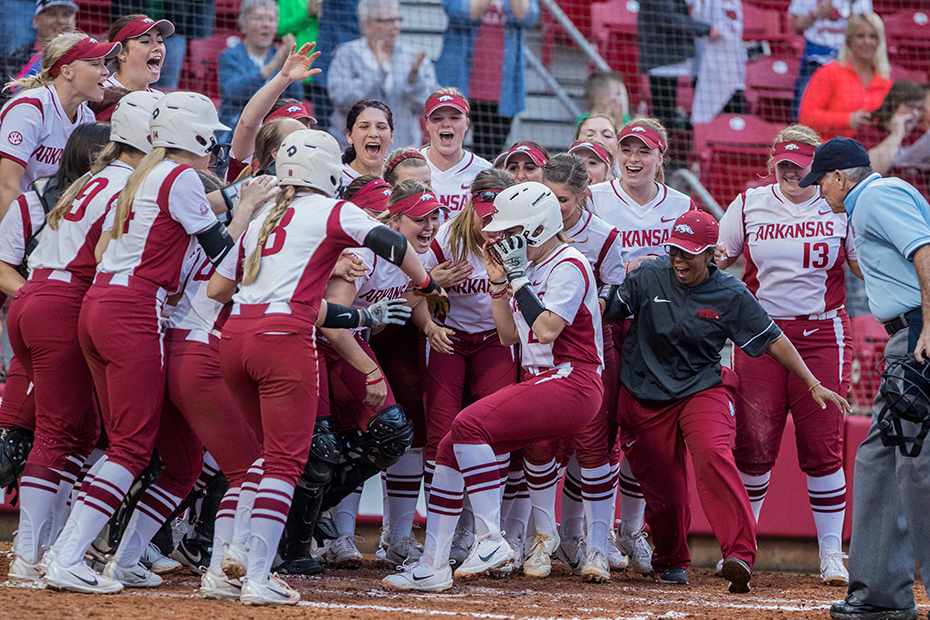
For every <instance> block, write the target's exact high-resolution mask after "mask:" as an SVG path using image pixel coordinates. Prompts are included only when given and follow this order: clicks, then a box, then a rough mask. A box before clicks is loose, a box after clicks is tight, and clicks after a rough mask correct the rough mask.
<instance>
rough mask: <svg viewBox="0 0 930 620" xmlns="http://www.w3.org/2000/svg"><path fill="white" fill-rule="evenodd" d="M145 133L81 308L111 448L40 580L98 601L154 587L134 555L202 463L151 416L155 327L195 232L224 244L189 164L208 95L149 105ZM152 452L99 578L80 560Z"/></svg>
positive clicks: (210, 243)
mask: <svg viewBox="0 0 930 620" xmlns="http://www.w3.org/2000/svg"><path fill="white" fill-rule="evenodd" d="M149 129H150V131H151V139H152V146H153V150H152V152H151V153H149V154H148V155H146V156H145V158H144V159H143V160H142V161H141V162H140V163H139V165H138V166H137V168H136V170H135V171H134V172H133V173H132V175H131V176H130V178H129V180H128V181H127V183H126V186H125V188H124V189H123V191H122V192H121V193H120V195H119V199H118V200H117V203H116V205H115V206H113V208H111V210H110V213H109V214H108V217H107V221H106V222H105V223H104V226H103V228H104V230H110V235H109V237H108V236H107V235H103V236H102V237H101V245H103V244H104V243H108V245H106V249H105V251H104V252H103V258H102V261H101V263H100V266H99V268H98V274H97V276H96V278H95V279H94V284H93V286H91V287H90V289H89V290H88V291H87V294H86V296H85V299H84V304H83V307H82V309H81V315H80V320H79V324H78V333H79V337H80V341H81V348H82V349H83V350H84V356H85V358H86V359H87V362H88V365H89V366H90V370H91V373H92V374H93V377H94V384H95V387H96V389H97V394H98V397H99V401H100V404H101V409H102V414H103V422H104V425H105V428H106V431H107V436H108V438H109V442H110V443H109V446H108V448H107V450H106V454H105V456H104V457H103V458H102V459H101V461H103V462H102V463H98V467H99V469H98V470H97V471H96V473H95V477H94V480H93V483H92V484H91V485H89V487H88V489H87V494H86V497H85V499H84V502H83V505H82V507H81V508H80V509H79V510H77V511H76V512H75V513H74V514H72V515H71V517H70V518H69V523H71V522H73V530H72V531H70V532H69V535H68V536H67V537H65V538H64V540H59V543H60V545H59V546H58V547H57V548H56V553H55V555H54V557H53V558H52V560H51V561H50V562H49V563H48V569H47V572H46V581H47V582H48V584H49V585H50V586H51V587H53V588H59V589H66V590H75V591H78V592H88V593H101V594H103V593H112V592H118V591H120V590H121V589H122V586H123V585H124V584H125V585H132V586H143V587H148V586H153V585H158V583H160V581H161V580H160V579H159V578H158V577H157V576H155V575H154V574H152V573H151V572H149V571H147V570H145V569H144V568H143V567H141V566H139V565H138V559H139V557H141V554H142V552H143V551H144V550H145V547H146V545H147V544H148V541H149V540H150V539H151V537H152V536H153V535H154V534H155V532H157V531H158V529H159V528H160V527H161V525H162V524H163V523H164V521H165V520H166V519H167V518H168V516H169V515H170V514H171V512H172V511H173V510H174V509H175V507H176V506H177V505H178V504H180V502H181V500H182V499H183V498H184V496H186V495H187V493H188V492H189V491H190V489H191V487H192V486H193V484H194V482H195V481H196V480H197V477H198V475H199V474H200V471H201V469H202V467H203V447H202V445H201V444H200V442H199V440H197V438H196V437H195V436H194V434H193V433H192V432H191V431H190V428H189V427H188V426H187V423H186V422H185V421H184V420H183V418H181V417H180V416H170V415H162V413H163V412H162V404H163V398H164V391H165V369H164V358H163V345H162V335H161V331H160V329H159V319H160V315H161V311H162V307H163V305H164V301H165V297H166V296H167V291H169V290H170V291H173V290H176V289H177V288H178V285H179V280H180V273H181V267H182V265H183V262H184V259H185V255H186V252H187V250H188V248H189V247H190V246H191V244H192V243H193V242H194V240H195V235H196V240H197V241H198V242H199V243H200V244H201V245H203V246H204V249H205V251H206V253H207V255H208V256H210V257H211V259H212V260H214V261H218V260H220V259H221V258H222V257H223V256H224V255H225V254H226V252H227V251H228V250H229V248H230V247H232V240H231V239H230V238H229V235H228V233H226V228H225V227H224V226H223V225H222V224H220V223H219V221H217V219H216V217H215V216H214V214H213V213H212V212H211V211H210V208H209V206H208V202H207V197H206V194H205V193H204V190H203V185H202V183H201V181H200V179H199V178H198V177H197V174H196V172H194V170H193V169H192V167H191V166H200V167H203V166H205V165H206V164H207V160H208V158H209V153H210V150H211V148H212V147H213V146H214V145H215V143H216V140H215V138H214V136H213V132H214V131H216V130H218V129H225V127H224V126H223V125H221V124H220V122H219V121H218V120H217V115H216V109H215V108H214V106H213V103H212V102H211V101H210V99H209V98H207V97H206V96H204V95H200V94H195V93H185V92H176V93H171V94H169V95H165V96H164V97H162V98H161V100H160V101H159V102H158V104H157V105H156V106H155V110H154V112H153V113H152V118H151V122H150V128H149ZM166 412H170V410H166ZM155 445H157V447H158V451H159V454H160V455H161V457H162V459H163V463H164V471H163V473H162V475H161V477H160V478H159V479H158V481H157V482H155V483H154V484H153V485H152V486H151V487H149V489H148V490H147V491H146V492H145V494H144V495H143V496H142V498H141V499H140V500H139V504H138V506H137V509H136V510H135V511H134V513H133V516H132V520H131V521H130V525H129V529H130V530H133V534H132V535H131V536H130V535H126V536H124V537H123V540H122V542H121V543H120V548H119V549H118V551H117V554H116V556H115V557H114V558H113V559H112V560H111V561H110V562H109V563H108V564H107V566H106V568H105V569H104V575H102V576H101V575H97V574H96V573H94V571H93V570H92V569H91V568H90V567H88V566H87V565H86V564H84V563H83V561H82V558H83V556H84V552H85V551H86V550H87V547H88V546H89V545H90V543H91V542H92V541H93V539H94V538H95V537H96V536H97V533H98V532H99V531H100V529H101V528H102V527H103V525H104V524H105V523H106V522H107V520H108V519H109V518H110V516H111V515H112V514H113V512H114V511H115V510H116V508H117V507H118V506H119V504H120V501H121V500H122V497H123V495H124V494H125V493H126V491H127V490H128V489H129V486H130V485H131V484H132V481H133V480H134V479H135V477H136V476H137V475H138V474H139V472H141V471H142V469H143V468H144V467H145V466H146V465H147V464H148V462H149V457H150V456H151V452H152V448H153V446H155ZM127 534H128V532H127ZM60 538H61V537H60ZM126 567H132V568H126Z"/></svg>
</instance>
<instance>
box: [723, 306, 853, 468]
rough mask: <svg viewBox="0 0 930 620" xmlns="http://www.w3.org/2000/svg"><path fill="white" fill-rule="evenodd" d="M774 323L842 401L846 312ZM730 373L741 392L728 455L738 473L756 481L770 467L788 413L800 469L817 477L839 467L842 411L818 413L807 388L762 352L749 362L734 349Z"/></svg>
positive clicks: (832, 408)
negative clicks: (733, 445) (732, 447)
mask: <svg viewBox="0 0 930 620" xmlns="http://www.w3.org/2000/svg"><path fill="white" fill-rule="evenodd" d="M777 323H778V326H779V327H781V329H782V331H784V332H785V335H786V336H787V337H788V338H789V339H790V340H791V342H792V343H793V344H794V346H795V348H796V349H797V350H798V353H800V354H801V357H802V358H804V362H805V363H806V364H807V367H808V368H810V369H811V372H812V373H814V376H815V377H817V379H818V380H819V381H821V382H822V383H823V385H824V387H826V388H829V389H831V390H833V391H834V392H836V393H838V394H840V395H841V396H845V395H846V393H847V392H848V391H849V383H850V367H851V365H852V336H851V333H850V324H849V316H847V314H846V312H845V311H842V310H841V311H840V313H839V316H837V317H836V318H834V319H826V320H820V321H808V320H805V321H777ZM733 370H735V371H736V374H737V375H738V376H739V379H740V387H741V389H740V390H739V391H738V392H737V398H736V449H735V450H734V455H735V457H736V464H737V466H738V467H739V470H740V471H742V472H745V473H747V474H750V475H753V476H761V475H762V474H764V473H766V472H768V471H771V470H772V468H773V467H775V459H777V458H778V450H779V448H780V447H781V437H782V433H783V432H784V430H785V421H786V420H787V419H788V410H789V409H790V410H791V417H792V418H793V419H794V426H795V433H796V439H797V446H798V461H799V463H800V465H801V470H802V471H803V472H804V473H806V474H808V475H811V476H816V477H821V476H827V475H829V474H832V473H833V472H835V471H837V470H839V468H840V467H842V466H843V429H844V422H843V412H842V411H840V409H839V408H838V407H837V406H836V405H833V404H827V408H826V409H825V410H824V409H821V408H820V406H819V405H818V404H817V403H816V402H814V399H813V398H811V394H810V390H808V389H807V386H806V385H804V383H803V382H802V381H801V380H800V379H799V378H797V377H796V376H794V375H792V374H791V373H789V372H788V371H787V370H786V369H785V367H784V366H782V365H781V364H779V363H778V362H776V361H775V358H773V357H772V356H771V355H769V354H768V353H766V354H765V355H763V356H761V357H749V356H748V355H746V354H745V353H743V352H742V351H741V350H740V349H739V348H736V350H735V351H734V355H733Z"/></svg>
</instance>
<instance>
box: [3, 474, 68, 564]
mask: <svg viewBox="0 0 930 620" xmlns="http://www.w3.org/2000/svg"><path fill="white" fill-rule="evenodd" d="M61 476H62V473H61V471H59V470H57V469H52V468H51V467H45V466H44V465H36V464H34V463H28V462H27V463H26V467H25V468H23V475H22V477H21V478H20V480H19V502H20V505H19V530H18V533H17V534H16V547H15V549H14V551H15V552H16V553H17V554H18V555H19V556H20V557H21V558H23V559H24V560H25V561H27V562H29V563H30V564H32V563H35V562H38V561H39V557H40V556H41V554H42V551H43V550H44V548H45V547H47V546H48V544H49V538H50V536H51V532H52V520H53V518H52V513H53V511H54V506H55V497H56V496H57V494H58V485H59V483H60V482H61Z"/></svg>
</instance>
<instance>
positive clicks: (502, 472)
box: [497, 452, 510, 523]
mask: <svg viewBox="0 0 930 620" xmlns="http://www.w3.org/2000/svg"><path fill="white" fill-rule="evenodd" d="M497 467H498V480H497V484H498V485H499V487H500V501H499V502H498V503H500V504H503V502H504V491H505V490H506V488H507V477H508V476H509V474H510V453H509V452H508V453H507V454H498V455H497ZM503 517H504V514H503V512H501V522H502V523H503Z"/></svg>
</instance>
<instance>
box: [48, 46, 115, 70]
mask: <svg viewBox="0 0 930 620" xmlns="http://www.w3.org/2000/svg"><path fill="white" fill-rule="evenodd" d="M122 48H123V46H122V45H120V44H119V43H98V42H97V39H93V38H91V37H85V38H83V39H81V40H80V41H79V42H78V43H77V44H75V46H74V47H72V48H71V49H69V50H68V51H67V52H65V54H64V55H63V56H62V57H61V58H59V59H58V60H56V61H55V64H53V65H52V67H51V68H50V69H49V70H48V73H49V75H51V76H52V77H53V78H56V77H58V75H59V74H60V73H61V68H62V67H64V66H66V65H70V64H71V63H72V62H74V61H75V60H95V59H97V58H112V57H113V56H116V55H117V54H119V51H120V50H121V49H122Z"/></svg>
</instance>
